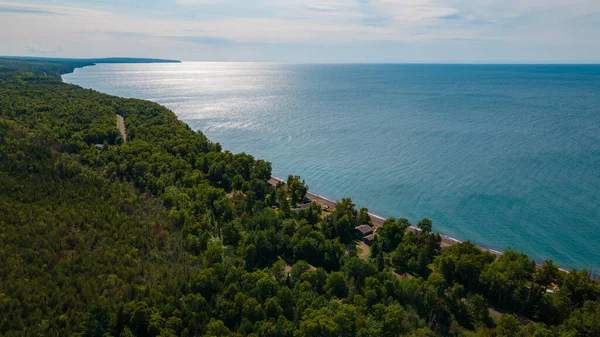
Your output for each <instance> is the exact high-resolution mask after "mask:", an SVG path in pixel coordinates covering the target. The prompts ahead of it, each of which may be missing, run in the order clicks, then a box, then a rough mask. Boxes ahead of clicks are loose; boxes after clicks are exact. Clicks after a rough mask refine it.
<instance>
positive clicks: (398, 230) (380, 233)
mask: <svg viewBox="0 0 600 337" xmlns="http://www.w3.org/2000/svg"><path fill="white" fill-rule="evenodd" d="M401 220H402V219H400V220H398V221H396V220H394V219H387V220H385V221H384V222H383V225H382V226H381V227H380V228H379V229H378V230H377V237H378V238H379V240H380V242H381V248H382V250H383V251H384V252H386V253H389V252H391V251H393V250H394V249H396V247H398V245H399V244H400V242H402V238H403V237H404V232H405V231H406V229H407V228H408V226H409V224H406V223H403V222H401Z"/></svg>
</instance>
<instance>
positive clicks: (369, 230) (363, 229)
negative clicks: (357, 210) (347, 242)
mask: <svg viewBox="0 0 600 337" xmlns="http://www.w3.org/2000/svg"><path fill="white" fill-rule="evenodd" d="M354 230H355V231H356V233H357V234H358V236H359V237H360V238H361V239H362V238H364V237H365V236H369V235H371V234H373V227H371V226H369V225H360V226H357V227H355V228H354Z"/></svg>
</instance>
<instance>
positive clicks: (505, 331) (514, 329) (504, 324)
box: [496, 315, 521, 337]
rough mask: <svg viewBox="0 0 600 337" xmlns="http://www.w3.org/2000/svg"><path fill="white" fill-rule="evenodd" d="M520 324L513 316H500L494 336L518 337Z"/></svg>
mask: <svg viewBox="0 0 600 337" xmlns="http://www.w3.org/2000/svg"><path fill="white" fill-rule="evenodd" d="M520 331H521V324H520V323H519V321H518V320H517V319H516V318H515V317H514V316H513V315H502V316H500V318H499V319H498V326H497V327H496V336H498V337H519V332H520Z"/></svg>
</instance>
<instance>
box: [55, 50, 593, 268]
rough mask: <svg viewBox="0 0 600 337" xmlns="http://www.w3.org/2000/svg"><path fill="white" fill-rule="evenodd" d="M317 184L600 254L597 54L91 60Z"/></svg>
mask: <svg viewBox="0 0 600 337" xmlns="http://www.w3.org/2000/svg"><path fill="white" fill-rule="evenodd" d="M63 79H64V81H65V82H67V83H72V84H77V85H80V86H82V87H86V88H93V89H95V90H98V91H101V92H104V93H108V94H112V95H117V96H122V97H135V98H141V99H147V100H151V101H154V102H157V103H160V104H162V105H164V106H166V107H168V108H169V109H171V110H173V111H174V112H175V113H176V114H177V116H178V117H179V119H181V120H183V121H185V122H186V123H188V124H189V125H190V127H192V128H193V129H194V130H196V129H199V130H201V131H202V132H204V133H205V134H206V135H207V136H208V137H209V138H210V139H211V140H212V141H215V142H219V143H221V144H222V145H223V148H224V149H227V150H230V151H232V152H247V153H249V154H252V155H253V156H254V157H256V158H260V159H265V160H268V161H270V162H271V163H272V164H273V175H274V176H275V177H280V178H285V177H287V175H288V174H298V175H301V176H302V178H304V179H305V181H306V182H307V184H308V185H309V186H310V190H311V191H312V192H313V193H317V194H320V195H323V196H325V197H328V198H330V199H334V200H339V199H341V198H343V197H351V198H352V200H353V201H354V202H355V203H356V204H357V206H358V207H368V208H369V210H370V211H371V212H373V213H375V214H379V215H381V216H384V217H396V218H397V217H406V218H408V219H409V220H411V222H413V223H416V222H417V221H418V220H419V219H421V218H424V217H427V218H430V219H432V220H433V227H434V230H435V231H437V232H440V233H442V234H444V235H448V236H450V237H454V238H457V239H460V240H471V241H472V242H474V243H476V244H478V245H481V246H484V247H487V248H491V249H495V250H505V249H506V248H514V249H516V250H518V251H523V252H525V253H526V254H528V255H529V256H530V257H531V258H533V259H535V260H536V261H538V262H541V261H543V260H545V259H552V260H554V262H555V263H557V264H559V265H560V266H561V267H564V268H590V267H594V266H596V267H600V66H599V65H408V64H406V65H403V64H398V65H396V64H373V65H367V64H365V65H362V64H357V65H298V64H272V63H201V62H200V63H195V62H184V63H181V64H100V65H97V66H93V67H86V68H83V69H76V70H75V72H74V73H72V74H67V75H64V76H63Z"/></svg>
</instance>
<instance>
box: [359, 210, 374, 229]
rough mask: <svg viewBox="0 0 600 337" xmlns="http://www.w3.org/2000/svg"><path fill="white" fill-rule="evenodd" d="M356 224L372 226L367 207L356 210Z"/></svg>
mask: <svg viewBox="0 0 600 337" xmlns="http://www.w3.org/2000/svg"><path fill="white" fill-rule="evenodd" d="M356 224H357V225H358V226H360V225H367V226H372V225H373V221H372V220H371V216H370V215H369V209H368V208H366V207H363V208H361V209H360V210H359V211H358V216H357V217H356Z"/></svg>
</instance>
